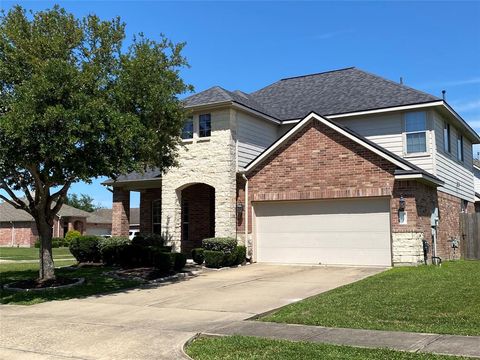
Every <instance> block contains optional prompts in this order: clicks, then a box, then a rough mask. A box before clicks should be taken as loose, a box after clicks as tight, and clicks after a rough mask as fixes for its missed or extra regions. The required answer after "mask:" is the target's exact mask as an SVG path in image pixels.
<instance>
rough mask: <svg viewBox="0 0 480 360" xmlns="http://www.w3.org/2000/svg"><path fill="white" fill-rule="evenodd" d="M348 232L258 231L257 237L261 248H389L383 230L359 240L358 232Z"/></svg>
mask: <svg viewBox="0 0 480 360" xmlns="http://www.w3.org/2000/svg"><path fill="white" fill-rule="evenodd" d="M351 235H352V234H351V233H349V232H342V233H330V234H325V233H321V234H318V233H313V232H312V233H306V232H304V233H298V234H293V233H291V234H282V233H276V234H265V233H264V234H262V233H258V237H259V238H260V239H262V241H263V242H264V244H263V245H262V246H261V247H263V248H278V247H280V248H282V247H299V248H319V247H321V248H333V249H336V248H343V249H353V248H359V249H361V248H368V249H387V250H388V249H390V245H389V243H386V242H385V233H384V232H369V233H368V239H367V240H366V241H365V240H364V241H361V243H360V244H359V238H362V236H361V234H360V233H357V235H356V236H355V235H354V236H351Z"/></svg>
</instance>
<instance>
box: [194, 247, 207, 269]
mask: <svg viewBox="0 0 480 360" xmlns="http://www.w3.org/2000/svg"><path fill="white" fill-rule="evenodd" d="M192 259H193V261H195V263H196V264H198V265H202V264H203V261H204V260H205V257H204V256H203V249H202V248H196V249H193V250H192Z"/></svg>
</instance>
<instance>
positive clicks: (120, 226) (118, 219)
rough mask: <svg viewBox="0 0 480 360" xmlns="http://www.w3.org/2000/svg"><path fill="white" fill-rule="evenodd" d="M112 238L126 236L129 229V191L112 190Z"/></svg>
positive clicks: (115, 188)
mask: <svg viewBox="0 0 480 360" xmlns="http://www.w3.org/2000/svg"><path fill="white" fill-rule="evenodd" d="M112 213H113V214H112V236H128V230H129V227H130V191H128V190H124V189H121V188H117V187H114V188H113V205H112Z"/></svg>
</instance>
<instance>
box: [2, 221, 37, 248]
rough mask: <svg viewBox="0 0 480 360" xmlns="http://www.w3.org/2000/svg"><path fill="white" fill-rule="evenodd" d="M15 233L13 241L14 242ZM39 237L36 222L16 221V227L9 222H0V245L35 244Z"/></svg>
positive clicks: (27, 245)
mask: <svg viewBox="0 0 480 360" xmlns="http://www.w3.org/2000/svg"><path fill="white" fill-rule="evenodd" d="M12 233H13V243H12ZM37 238H38V232H37V228H36V226H35V223H34V222H26V221H22V222H15V223H14V229H13V230H12V224H11V223H9V222H1V223H0V246H22V247H23V246H25V247H31V246H34V244H35V240H36V239H37Z"/></svg>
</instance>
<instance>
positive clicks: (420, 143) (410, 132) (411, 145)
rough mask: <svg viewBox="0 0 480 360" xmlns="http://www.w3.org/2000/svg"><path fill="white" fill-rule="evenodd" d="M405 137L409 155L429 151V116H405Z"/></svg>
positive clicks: (418, 113)
mask: <svg viewBox="0 0 480 360" xmlns="http://www.w3.org/2000/svg"><path fill="white" fill-rule="evenodd" d="M405 136H406V141H407V146H406V150H407V154H412V153H424V152H426V151H427V115H426V113H425V112H410V113H406V114H405Z"/></svg>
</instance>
